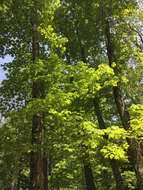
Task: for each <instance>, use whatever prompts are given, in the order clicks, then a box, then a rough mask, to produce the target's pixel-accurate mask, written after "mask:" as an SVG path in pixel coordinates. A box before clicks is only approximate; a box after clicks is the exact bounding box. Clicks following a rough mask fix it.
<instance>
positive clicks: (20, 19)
mask: <svg viewBox="0 0 143 190" xmlns="http://www.w3.org/2000/svg"><path fill="white" fill-rule="evenodd" d="M137 10H138V4H137V2H136V1H134V0H131V1H130V2H128V1H124V2H123V1H116V0H113V1H112V4H111V2H110V1H109V0H105V1H102V3H101V1H97V2H94V1H93V0H91V1H89V2H88V1H83V0H79V1H75V0H70V1H69V0H61V1H59V0H50V1H47V0H42V1H38V0H32V1H28V0H23V1H20V0H16V1H15V3H13V1H11V0H7V1H2V2H1V3H0V17H1V18H2V24H1V23H0V43H1V45H2V46H1V47H0V56H2V57H4V56H5V55H7V54H9V55H10V56H12V61H11V62H9V63H5V64H4V65H3V69H4V70H5V71H6V72H7V73H6V77H7V78H6V80H4V81H3V82H2V84H1V87H0V96H1V100H0V112H1V113H2V115H3V116H4V122H3V124H2V125H0V139H1V140H0V141H1V144H0V189H3V190H7V189H10V185H11V180H12V179H13V178H14V179H15V190H18V188H19V189H24V190H26V189H28V188H29V186H28V185H29V180H30V154H31V151H38V150H39V148H41V146H43V148H44V150H45V154H46V157H47V162H48V169H47V173H48V177H47V178H48V184H49V190H53V189H55V190H62V189H78V190H84V189H86V185H85V184H86V183H85V176H84V164H83V163H84V161H88V162H89V163H90V165H91V169H92V171H93V179H94V182H95V184H96V187H97V190H103V189H104V190H115V188H116V187H115V179H114V177H113V173H112V170H111V167H110V161H111V160H115V161H117V163H118V167H119V169H120V172H121V174H122V177H123V181H124V183H125V185H126V186H128V189H135V187H136V176H135V173H134V172H133V171H132V166H131V164H130V163H129V159H128V154H127V152H128V149H129V145H128V139H134V138H135V139H138V140H139V142H141V143H142V141H143V106H142V98H143V97H142V92H143V87H142V73H143V71H142V68H143V67H142V64H143V53H142V46H143V42H142V41H141V39H140V37H141V36H140V29H141V27H142V24H141V23H140V22H141V21H142V13H139V12H138V11H137ZM35 20H36V21H37V23H38V40H39V42H37V43H39V52H40V56H39V59H37V60H36V61H35V62H34V63H33V58H32V56H33V49H32V22H33V21H35ZM107 20H110V25H111V26H110V27H111V28H110V30H111V31H110V32H111V38H112V41H113V42H114V46H115V47H114V49H115V56H116V62H115V61H113V62H112V65H109V61H108V55H107V47H106V46H107V39H106V36H105V28H106V22H107ZM135 21H137V24H136V25H135ZM140 24H141V25H140ZM4 28H5V29H4ZM115 68H118V76H117V75H116V73H115ZM33 83H37V84H42V88H44V91H43V92H44V94H42V95H41V97H42V98H41V97H39V98H33V97H32V88H33ZM118 83H120V85H121V88H122V93H123V97H124V100H125V103H126V107H127V110H129V112H130V128H129V129H128V130H127V129H126V130H125V129H124V128H123V126H122V123H121V121H120V118H119V114H118V110H117V108H116V105H115V101H114V97H113V93H112V90H113V87H117V84H118ZM40 87H41V86H40V85H39V88H40ZM95 100H97V101H98V103H99V110H100V113H101V115H102V118H103V120H104V123H105V126H104V127H103V126H102V127H101V126H100V124H99V122H98V112H99V111H98V110H96V108H95ZM41 113H44V115H45V121H44V123H45V139H44V141H45V142H44V144H43V145H39V144H37V145H32V144H31V136H32V117H33V116H35V115H36V116H40V114H41ZM87 158H88V159H87ZM127 165H128V167H127ZM19 181H20V182H19Z"/></svg>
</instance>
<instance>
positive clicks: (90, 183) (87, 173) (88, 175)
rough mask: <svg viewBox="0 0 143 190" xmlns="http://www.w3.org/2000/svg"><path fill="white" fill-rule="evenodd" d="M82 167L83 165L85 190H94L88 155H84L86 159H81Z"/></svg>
mask: <svg viewBox="0 0 143 190" xmlns="http://www.w3.org/2000/svg"><path fill="white" fill-rule="evenodd" d="M83 165H84V176H85V182H86V189H87V190H96V187H95V184H94V178H93V174H92V169H91V165H90V161H89V156H88V155H86V157H85V158H84V159H83Z"/></svg>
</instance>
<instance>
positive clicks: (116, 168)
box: [94, 97, 125, 190]
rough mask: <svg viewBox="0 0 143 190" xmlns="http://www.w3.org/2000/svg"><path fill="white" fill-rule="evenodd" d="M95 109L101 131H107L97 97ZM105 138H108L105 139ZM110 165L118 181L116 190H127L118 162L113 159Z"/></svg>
mask: <svg viewBox="0 0 143 190" xmlns="http://www.w3.org/2000/svg"><path fill="white" fill-rule="evenodd" d="M94 107H95V113H96V116H97V120H98V123H99V128H100V129H106V126H105V123H104V120H103V117H102V113H101V110H100V107H99V100H98V98H97V97H95V99H94ZM105 138H107V137H105ZM110 165H111V168H112V172H113V176H114V179H115V181H116V189H117V190H125V186H124V183H123V179H122V176H121V172H120V169H119V166H118V163H117V161H116V160H114V159H111V160H110Z"/></svg>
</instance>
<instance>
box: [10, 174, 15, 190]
mask: <svg viewBox="0 0 143 190" xmlns="http://www.w3.org/2000/svg"><path fill="white" fill-rule="evenodd" d="M14 186H15V178H14V177H12V178H11V183H10V190H14Z"/></svg>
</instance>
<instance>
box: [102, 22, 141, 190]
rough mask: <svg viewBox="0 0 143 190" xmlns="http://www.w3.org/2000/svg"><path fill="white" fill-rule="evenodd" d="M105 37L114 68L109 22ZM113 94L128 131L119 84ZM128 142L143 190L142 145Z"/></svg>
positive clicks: (134, 140) (133, 141)
mask: <svg viewBox="0 0 143 190" xmlns="http://www.w3.org/2000/svg"><path fill="white" fill-rule="evenodd" d="M105 35H106V38H107V55H108V59H109V65H110V67H111V68H112V63H113V62H115V63H117V61H116V57H115V54H114V44H113V42H112V40H111V35H110V25H109V22H107V23H106V30H105ZM113 69H114V72H115V75H116V76H118V68H117V65H116V66H115V67H114V68H113ZM113 94H114V99H115V103H116V106H117V110H118V113H119V115H120V118H121V122H122V125H123V127H124V128H125V129H126V130H128V129H129V127H130V115H129V113H128V111H127V109H126V106H125V103H124V99H123V95H122V91H121V87H120V83H119V82H118V83H117V87H113ZM127 141H128V144H129V151H128V155H129V159H130V161H131V163H132V164H133V167H134V169H135V172H136V176H137V180H138V186H139V190H143V152H142V149H141V144H140V143H139V142H138V141H137V139H135V138H134V139H127Z"/></svg>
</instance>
